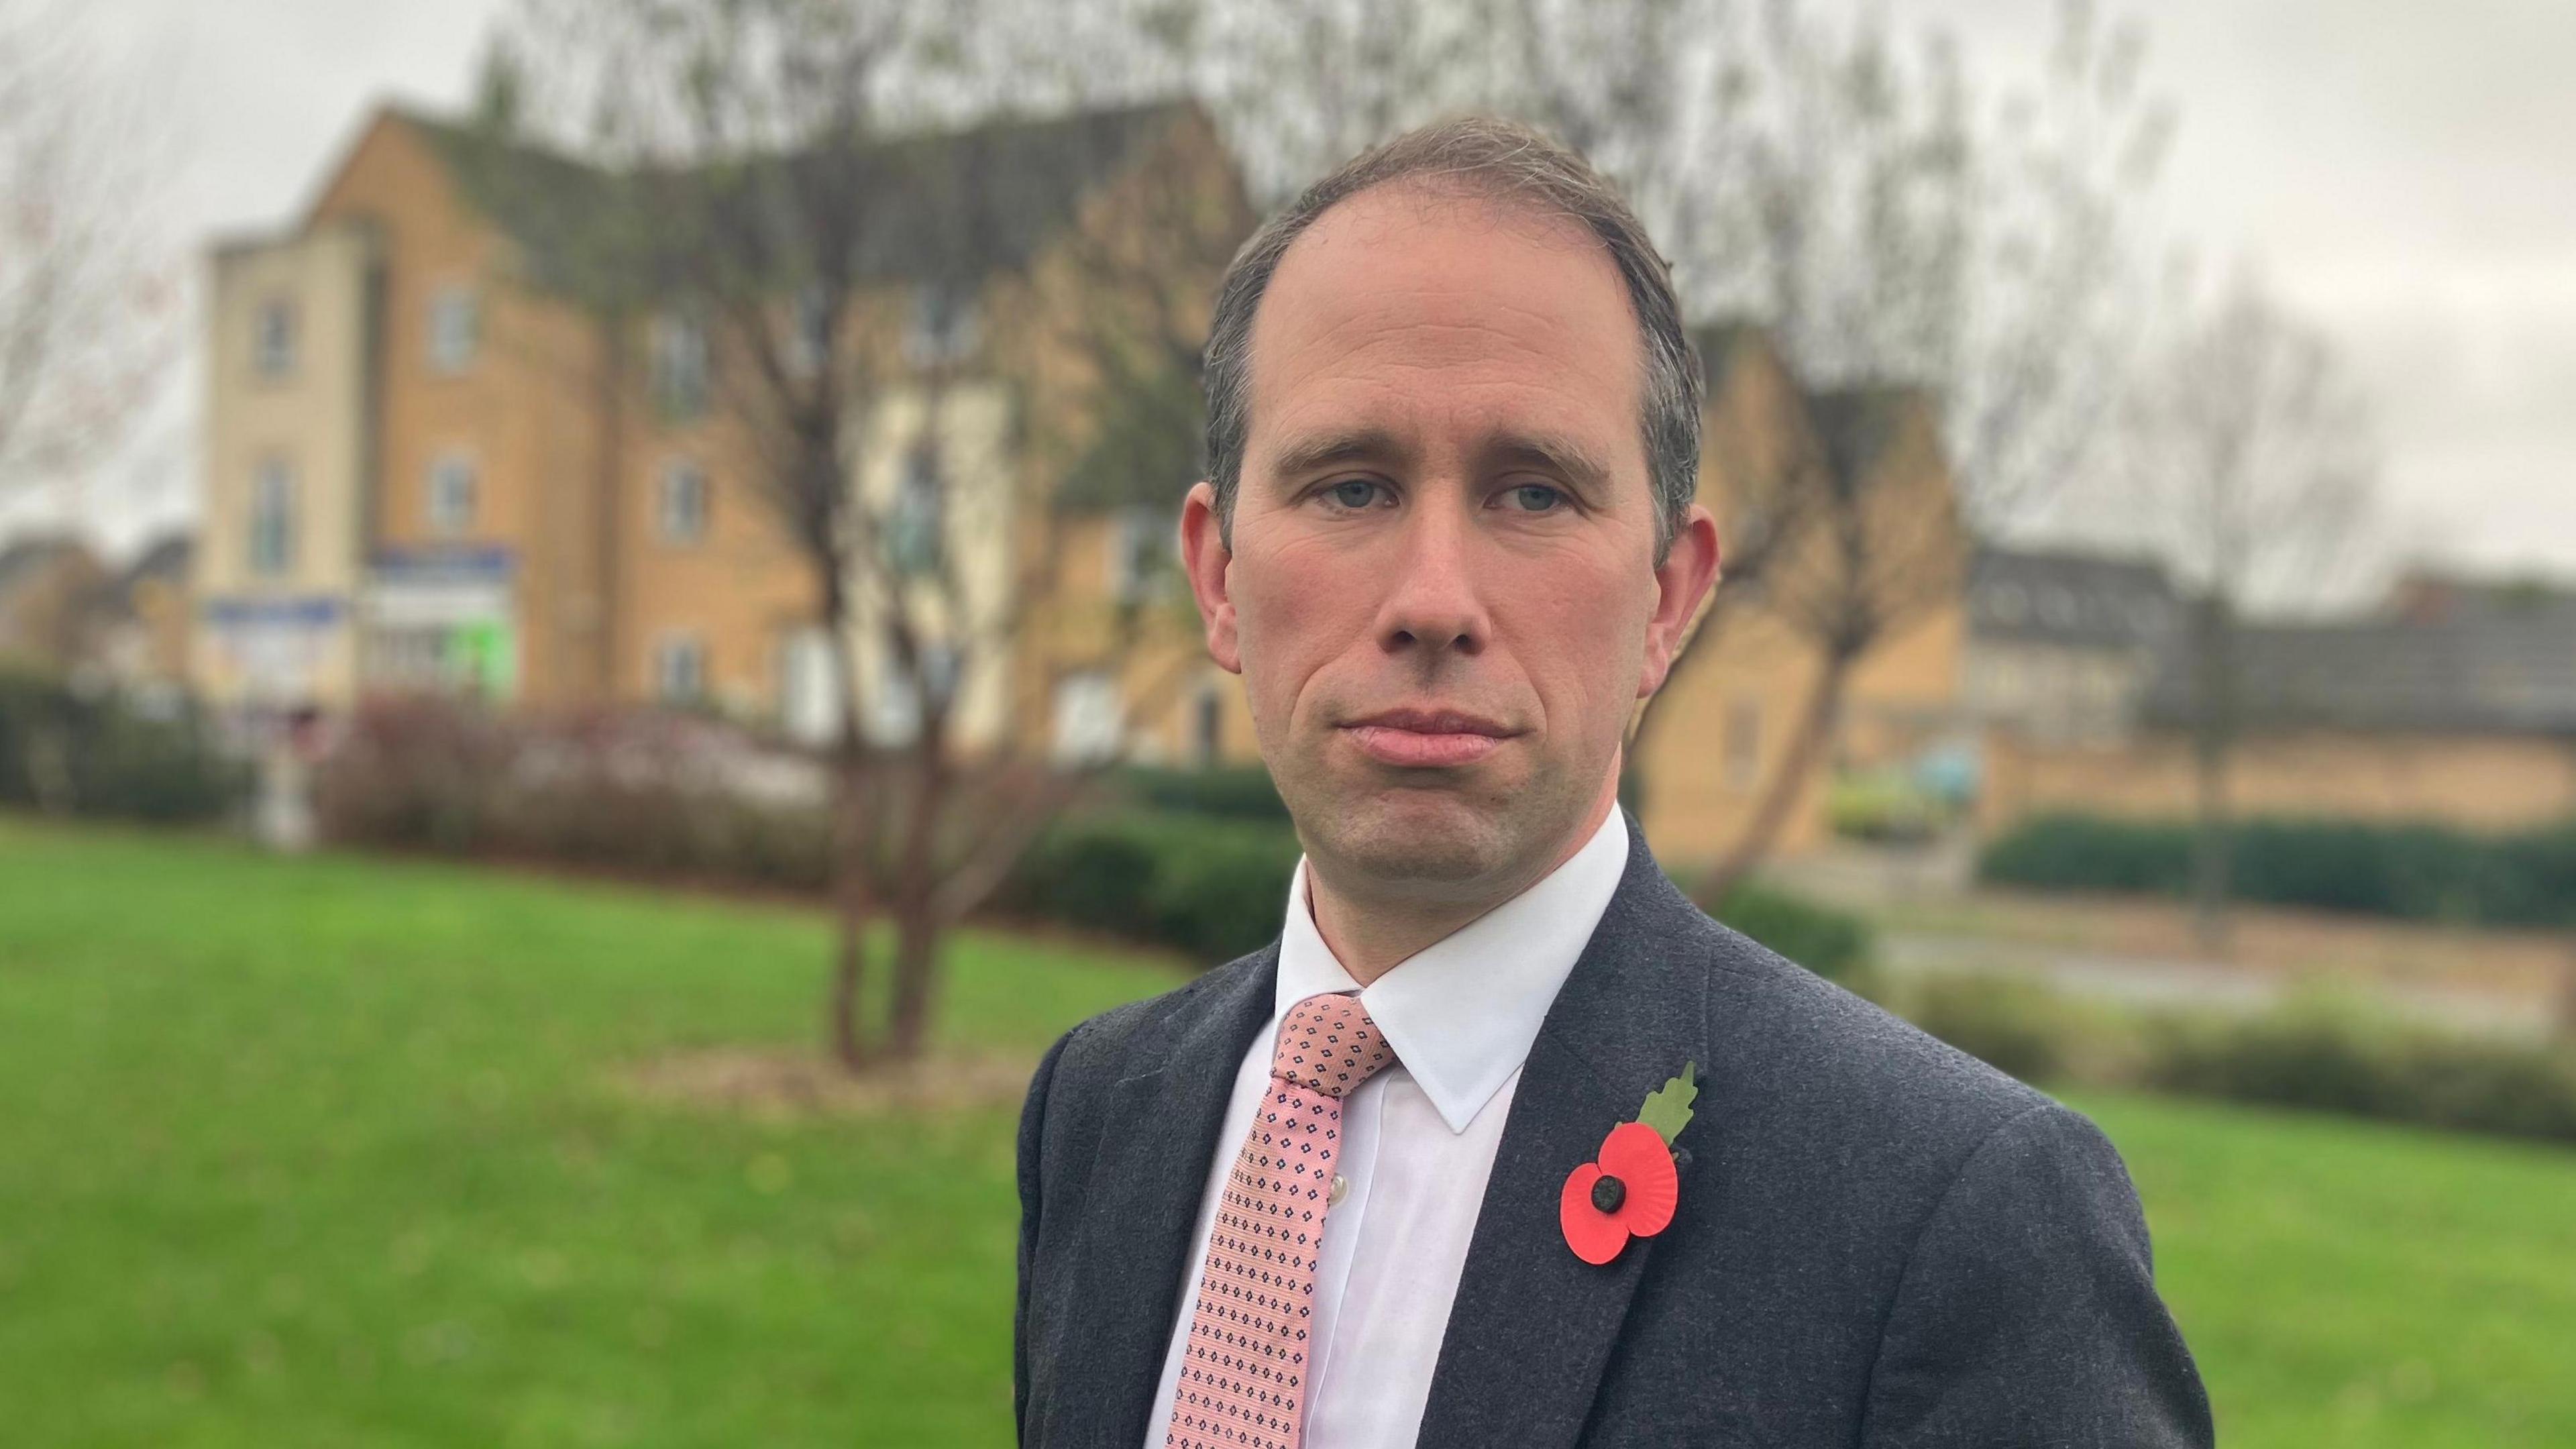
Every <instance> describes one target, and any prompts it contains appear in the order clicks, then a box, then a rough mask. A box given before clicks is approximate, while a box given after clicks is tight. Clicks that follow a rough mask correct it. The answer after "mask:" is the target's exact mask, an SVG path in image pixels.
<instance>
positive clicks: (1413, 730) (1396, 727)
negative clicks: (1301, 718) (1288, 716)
mask: <svg viewBox="0 0 2576 1449" xmlns="http://www.w3.org/2000/svg"><path fill="white" fill-rule="evenodd" d="M1342 729H1343V730H1344V731H1345V732H1347V733H1348V734H1349V735H1350V737H1351V742H1352V743H1353V744H1356V745H1358V746H1359V747H1360V751H1361V753H1363V754H1366V755H1367V756H1368V757H1369V758H1370V759H1373V760H1375V761H1377V762H1378V763H1379V764H1382V765H1395V766H1399V767H1405V768H1414V769H1424V768H1438V767H1442V766H1452V765H1471V764H1474V763H1475V762H1476V761H1478V760H1481V759H1483V758H1484V757H1485V756H1487V755H1490V754H1492V753H1493V752H1494V751H1495V750H1498V749H1500V748H1502V744H1503V741H1505V740H1507V739H1510V738H1511V737H1512V736H1513V735H1515V734H1517V733H1519V731H1517V730H1514V729H1511V728H1510V727H1508V726H1506V725H1503V724H1501V723H1499V722H1497V721H1494V720H1490V719H1486V718H1485V717H1483V716H1482V715H1474V714H1468V713H1466V712H1464V711H1462V710H1454V709H1390V710H1381V711H1379V712H1378V713H1376V714H1372V715H1369V716H1367V717H1365V718H1362V719H1357V720H1352V721H1350V722H1349V723H1347V724H1345V725H1343V726H1342Z"/></svg>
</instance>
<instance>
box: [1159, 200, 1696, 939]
mask: <svg viewBox="0 0 2576 1449" xmlns="http://www.w3.org/2000/svg"><path fill="white" fill-rule="evenodd" d="M1643 368H1644V362H1643V355H1642V350H1641V346H1640V343H1639V339H1638V333H1637V324H1636V322H1635V320H1634V315H1633V313H1632V312H1631V311H1630V309H1629V306H1628V301H1627V293H1626V290H1625V287H1624V286H1623V284H1622V283H1621V281H1620V278H1619V274H1618V271H1617V270H1616V268H1615V267H1614V266H1613V264H1612V263H1611V260H1610V258H1609V256H1608V255H1607V254H1606V253H1605V252H1604V251H1603V250H1602V248H1601V246H1600V245H1599V243H1598V242H1597V241H1595V240H1593V239H1592V238H1591V237H1590V236H1589V234H1588V233H1586V232H1583V231H1580V230H1578V229H1576V228H1574V227H1573V226H1571V225H1570V224H1567V223H1563V222H1559V221H1554V220H1551V219H1548V218H1545V217H1543V216H1539V215H1536V214H1533V213H1530V212H1528V211H1525V210H1512V209H1506V208H1503V207H1499V206H1496V205H1493V204H1489V203H1485V202H1481V201H1475V200H1464V199H1456V198H1447V197H1439V196H1434V195H1430V194H1426V193H1425V192H1423V191H1420V190H1417V189H1412V188H1408V187H1405V186H1403V185H1402V184H1400V183H1399V184H1397V185H1393V186H1388V187H1382V188H1379V189H1377V190H1374V191H1370V192H1365V193H1362V194H1361V195H1359V196H1356V197H1353V198H1351V199H1350V200H1347V201H1344V202H1342V203H1341V204H1340V205H1338V206H1335V207H1334V208H1333V209H1332V210H1330V211H1328V212H1326V213H1325V214H1324V215H1323V216H1322V217H1320V218H1318V219H1317V221H1316V222H1315V223H1314V225H1313V226H1312V227H1310V228H1309V229H1308V230H1307V231H1306V232H1305V233H1304V234H1303V235H1302V236H1300V237H1299V238H1298V240H1297V241H1296V242H1295V243H1294V244H1292V245H1291V246H1290V247H1289V249H1288V252H1287V254H1286V255H1285V256H1284V257H1283V258H1282V259H1281V261H1280V264H1279V268H1278V270H1277V272H1276V273H1275V274H1274V275H1273V277H1272V280H1271V283H1270V286H1269V289H1268V292H1267V294H1266V295H1265V297H1264V298H1263V300H1262V303H1261V307H1260V311H1259V313H1258V314H1257V316H1256V318H1255V322H1254V327H1253V338H1252V364H1251V370H1250V382H1251V425H1250V432H1249V435H1248V437H1247V439H1246V447H1245V456H1244V464H1243V473H1242V485H1241V488H1240V491H1239V493H1238V496H1237V500H1236V503H1235V510H1234V518H1233V527H1232V549H1231V551H1230V552H1229V551H1228V549H1227V548H1226V546H1225V544H1224V543H1223V542H1221V541H1220V540H1219V537H1218V529H1217V527H1216V520H1215V519H1214V517H1213V515H1212V512H1211V508H1212V501H1213V495H1212V493H1211V491H1210V490H1209V489H1208V487H1207V485H1205V484H1202V485H1200V487H1199V488H1198V489H1197V490H1195V491H1194V492H1193V494H1192V497H1191V501H1190V504H1189V506H1188V507H1187V509H1186V510H1185V513H1184V517H1183V545H1184V551H1185V553H1186V554H1187V557H1188V562H1189V566H1190V573H1191V580H1192V585H1193V588H1194V589H1195V591H1196V593H1197V595H1198V600H1199V604H1200V608H1201V612H1202V615H1203V616H1204V618H1205V620H1206V623H1207V633H1208V647H1209V651H1210V653H1211V655H1212V656H1213V657H1214V658H1215V659H1216V660H1217V662H1218V663H1219V664H1221V665H1223V666H1224V667H1225V668H1228V669H1231V670H1237V671H1239V672H1240V673H1242V675H1243V676H1244V690H1245V694H1246V697H1247V698H1248V700H1249V701H1250V704H1251V709H1252V717H1253V722H1254V726H1255V729H1256V731H1257V733H1258V735H1259V738H1260V743H1261V750H1262V754H1263V757H1264V758H1265V759H1266V760H1267V761H1268V763H1269V766H1270V772H1271V774H1272V776H1273V778H1274V779H1275V780H1276V781H1277V783H1278V786H1279V791H1280V794H1281V796H1282V797H1283V798H1284V799H1285V800H1286V802H1287V804H1288V807H1289V809H1290V811H1291V813H1292V814H1293V815H1294V816H1295V818H1296V820H1297V823H1298V826H1299V828H1300V832H1301V834H1302V835H1303V836H1304V837H1305V843H1306V846H1307V849H1308V851H1309V852H1310V853H1311V854H1312V855H1314V856H1315V857H1316V858H1317V859H1318V861H1319V863H1322V864H1323V865H1325V866H1326V867H1327V868H1330V869H1333V870H1334V872H1335V874H1336V876H1337V877H1338V878H1341V879H1345V880H1353V881H1362V880H1364V881H1366V882H1367V883H1368V885H1369V887H1370V888H1371V889H1373V890H1376V891H1380V892H1386V893H1393V894H1410V895H1416V896H1420V897H1423V898H1427V899H1443V898H1455V899H1462V900H1463V899H1474V898H1476V897H1477V895H1478V894H1479V893H1480V892H1482V891H1488V890H1490V889H1491V888H1492V887H1493V886H1494V885H1495V884H1497V883H1499V882H1512V881H1522V880H1526V879H1534V878H1535V876H1536V875H1537V874H1539V873H1543V872H1544V871H1545V870H1546V869H1548V868H1550V867H1551V866H1553V864H1554V863H1555V862H1556V861H1558V860H1561V859H1562V858H1563V856H1564V855H1565V854H1566V853H1567V852H1569V851H1571V850H1572V849H1573V848H1574V847H1575V846H1576V845H1579V844H1580V841H1579V840H1576V839H1574V838H1573V836H1574V832H1575V831H1576V830H1577V829H1579V828H1580V827H1582V826H1583V825H1584V824H1586V823H1587V822H1588V821H1591V820H1596V819H1597V818H1598V813H1597V812H1598V810H1600V809H1604V808H1607V797H1608V795H1609V794H1610V792H1611V791H1612V790H1613V789H1614V788H1615V784H1616V764H1617V759H1618V751H1619V744H1620V739H1621V736H1622V734H1623V733H1624V730H1625V728H1626V724H1627V721H1628V718H1629V715H1630V712H1631V709H1632V707H1633V705H1634V703H1635V701H1637V700H1638V699H1639V698H1641V697H1643V696H1645V695H1648V694H1651V693H1653V692H1654V690H1655V689H1656V687H1657V686H1659V685H1660V684H1661V683H1662V680H1663V676H1664V671H1665V669H1666V667H1667V666H1668V665H1669V663H1670V659H1671V652H1672V650H1673V648H1674V647H1675V646H1676V644H1677V642H1678V639H1679V637H1680V634H1681V631H1682V629H1683V627H1684V626H1685V625H1686V624H1687V623H1688V621H1689V618H1690V616H1691V613H1692V612H1693V611H1694V610H1695V609H1696V608H1697V606H1698V604H1699V601H1700V599H1701V597H1702V596H1703V595H1704V594H1705V593H1706V591H1707V587H1708V584H1709V582H1710V580H1711V578H1712V577H1713V575H1714V570H1715V565H1716V542H1715V531H1714V529H1713V527H1712V526H1711V525H1710V524H1709V523H1708V521H1707V514H1706V513H1705V511H1704V510H1698V509H1694V510H1693V517H1692V520H1691V523H1690V526H1689V527H1688V528H1687V529H1685V530H1684V533H1683V536H1682V537H1681V538H1679V539H1678V540H1677V541H1676V543H1675V545H1674V549H1673V554H1672V558H1671V560H1670V561H1669V562H1668V563H1667V564H1666V565H1665V566H1664V567H1663V568H1662V569H1661V570H1658V568H1657V567H1656V564H1655V559H1654V551H1655V503H1654V499H1653V496H1652V490H1651V488H1650V487H1649V485H1648V481H1647V471H1646V458H1645V448H1644V442H1643V439H1642V437H1641V434H1640V424H1639V419H1640V413H1639V407H1640V396H1641V388H1642V373H1643Z"/></svg>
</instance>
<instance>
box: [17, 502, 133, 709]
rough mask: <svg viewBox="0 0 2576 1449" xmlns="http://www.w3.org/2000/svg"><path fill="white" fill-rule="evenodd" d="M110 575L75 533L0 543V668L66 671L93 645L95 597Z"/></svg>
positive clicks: (58, 673)
mask: <svg viewBox="0 0 2576 1449" xmlns="http://www.w3.org/2000/svg"><path fill="white" fill-rule="evenodd" d="M111 577H112V576H111V575H110V573H109V572H108V568H107V565H106V564H104V563H102V562H101V561H100V560H99V557H98V555H97V554H95V553H92V552H91V551H90V549H89V546H88V545H87V544H84V543H82V542H81V541H79V540H78V539H75V538H70V537H63V536H54V535H38V536H35V537H29V538H22V539H19V540H17V541H16V542H13V543H10V544H8V545H6V546H0V668H9V669H21V670H26V671H29V672H32V673H37V674H45V675H52V676H55V677H58V678H59V677H63V676H68V675H69V674H71V673H72V671H73V670H74V669H76V668H77V667H78V666H79V665H80V664H81V663H82V661H84V660H85V659H87V658H88V657H89V656H90V652H91V650H92V649H93V648H94V647H95V645H96V641H97V633H98V623H99V616H98V602H99V598H100V596H101V594H102V593H103V591H104V590H105V589H106V588H107V586H108V584H109V582H110V580H111Z"/></svg>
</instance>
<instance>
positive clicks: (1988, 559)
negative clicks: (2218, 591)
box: [1968, 547, 2179, 649]
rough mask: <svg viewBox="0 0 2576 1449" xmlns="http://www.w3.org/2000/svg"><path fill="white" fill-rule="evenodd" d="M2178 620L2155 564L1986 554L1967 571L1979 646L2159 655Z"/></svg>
mask: <svg viewBox="0 0 2576 1449" xmlns="http://www.w3.org/2000/svg"><path fill="white" fill-rule="evenodd" d="M2178 618H2179V613H2178V611H2177V609H2176V605H2175V599H2174V589H2173V581H2172V580H2171V579H2170V578H2168V577H2167V576H2166V574H2165V570H2164V565H2162V564H2160V563H2157V562H2156V561H2155V560H2153V559H2149V558H2134V557H2128V558H2124V557H2119V556H2116V555H2109V554H2095V553H2086V552H2082V551H2079V550H2064V549H2011V548H1998V547H1985V548H1980V549H1978V550H1977V551H1976V554H1975V556H1974V557H1972V558H1971V559H1970V560H1969V563H1968V622H1969V627H1970V628H1971V629H1972V630H1973V631H1974V632H1975V633H1976V634H1977V636H1978V637H1980V638H1985V639H1998V640H2012V641H2015V642H2020V643H2033V644H2062V645H2067V646H2070V647H2075V648H2087V649H2136V648H2142V647H2153V646H2155V645H2156V644H2157V643H2158V642H2159V641H2160V640H2162V639H2164V638H2165V637H2167V635H2168V634H2169V633H2170V631H2171V630H2172V629H2173V627H2174V624H2175V622H2176V620H2177V619H2178Z"/></svg>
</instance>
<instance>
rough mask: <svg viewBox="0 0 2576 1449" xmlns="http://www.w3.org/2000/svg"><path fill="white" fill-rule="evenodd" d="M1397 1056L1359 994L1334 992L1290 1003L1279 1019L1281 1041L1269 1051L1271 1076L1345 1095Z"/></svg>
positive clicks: (1328, 1092)
mask: <svg viewBox="0 0 2576 1449" xmlns="http://www.w3.org/2000/svg"><path fill="white" fill-rule="evenodd" d="M1394 1060H1395V1049H1394V1048H1393V1047H1390V1046H1388V1045H1387V1044H1386V1033H1384V1032H1382V1031H1379V1030H1378V1029H1377V1023H1376V1022H1374V1021H1371V1020H1369V1014H1368V1008H1367V1007H1365V1006H1362V1005H1360V999H1359V998H1358V997H1356V996H1349V995H1343V994H1339V993H1336V994H1334V995H1330V996H1309V997H1307V998H1306V999H1305V1000H1303V1001H1300V1002H1298V1003H1297V1004H1296V1005H1295V1006H1292V1007H1290V1008H1288V1018H1287V1020H1285V1021H1282V1022H1280V1023H1279V1044H1278V1046H1277V1047H1276V1048H1275V1049H1273V1050H1272V1052H1271V1054H1270V1075H1272V1076H1274V1077H1278V1078H1280V1079H1281V1080H1283V1081H1289V1082H1294V1083H1296V1084H1297V1085H1298V1086H1301V1087H1307V1088H1310V1089H1312V1090H1314V1091H1318V1092H1321V1093H1323V1094H1324V1095H1325V1096H1328V1097H1342V1096H1347V1095H1349V1094H1350V1093H1351V1092H1353V1091H1354V1090H1356V1089H1357V1088H1358V1087H1359V1084H1360V1083H1362V1082H1365V1081H1367V1080H1368V1079H1369V1078H1370V1077H1372V1076H1374V1075H1376V1074H1377V1071H1378V1069H1379V1068H1380V1067H1383V1066H1385V1065H1386V1064H1387V1063H1389V1062H1392V1061H1394Z"/></svg>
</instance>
